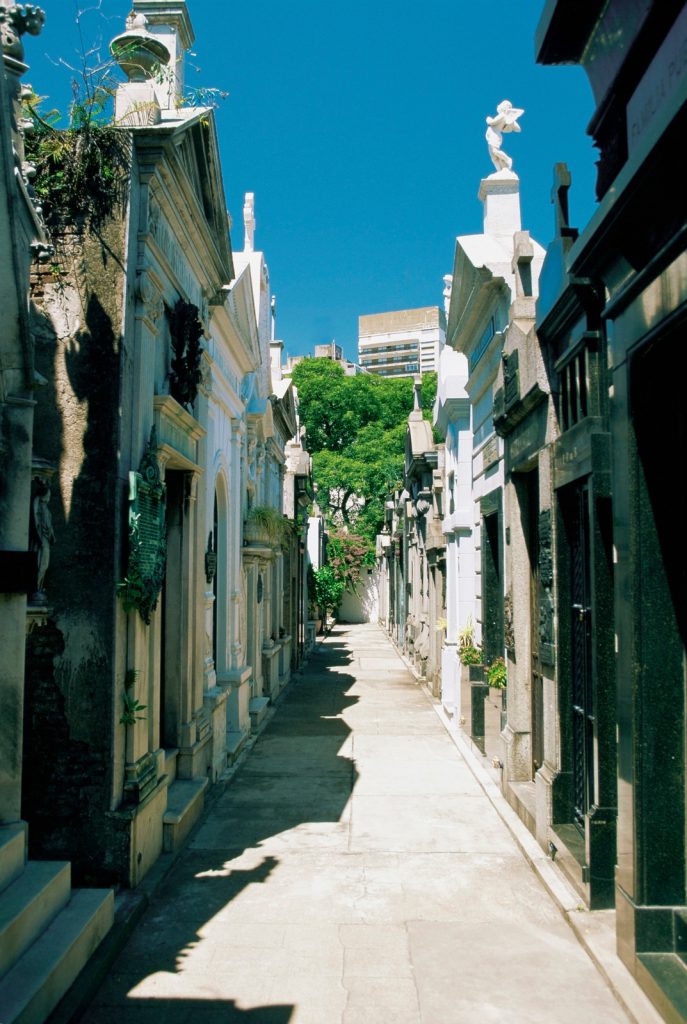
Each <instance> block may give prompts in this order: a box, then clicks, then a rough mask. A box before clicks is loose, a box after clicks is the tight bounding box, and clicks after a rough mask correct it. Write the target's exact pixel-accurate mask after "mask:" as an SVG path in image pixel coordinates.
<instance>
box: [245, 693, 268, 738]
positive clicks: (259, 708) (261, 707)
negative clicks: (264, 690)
mask: <svg viewBox="0 0 687 1024" xmlns="http://www.w3.org/2000/svg"><path fill="white" fill-rule="evenodd" d="M269 703H270V701H269V697H251V699H250V701H249V703H248V711H249V713H250V724H251V726H252V728H253V729H254V730H255V729H257V728H258V726H259V725H260V723H261V722H262V720H263V719H264V717H265V715H266V714H267V708H268V706H269Z"/></svg>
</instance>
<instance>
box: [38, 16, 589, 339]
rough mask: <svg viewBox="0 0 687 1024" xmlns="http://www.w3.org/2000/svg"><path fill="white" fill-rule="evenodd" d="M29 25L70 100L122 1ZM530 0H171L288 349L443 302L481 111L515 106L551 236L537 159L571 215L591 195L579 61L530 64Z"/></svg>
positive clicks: (525, 159) (56, 95)
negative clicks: (181, 3)
mask: <svg viewBox="0 0 687 1024" xmlns="http://www.w3.org/2000/svg"><path fill="white" fill-rule="evenodd" d="M42 6H43V8H44V10H45V12H46V24H45V27H44V29H43V32H42V34H41V36H39V37H38V38H37V39H34V38H31V37H28V38H27V40H26V59H27V63H29V64H30V66H31V71H30V73H29V74H28V75H27V76H26V79H27V81H30V82H31V84H32V85H33V87H34V89H35V90H36V92H38V93H39V94H41V95H46V94H47V95H49V97H50V103H51V104H53V105H56V106H62V107H63V106H65V105H66V104H67V103H68V102H69V95H70V73H69V72H68V71H67V70H65V69H64V68H63V67H60V66H56V64H55V60H56V59H57V58H63V59H64V60H65V61H67V62H68V63H72V64H74V65H75V66H77V67H78V66H79V65H80V58H79V32H78V28H77V23H76V14H77V11H78V10H79V9H82V10H83V9H84V8H88V9H87V10H85V13H84V14H83V15H82V17H81V34H82V36H83V39H84V42H85V44H86V46H90V45H91V44H93V43H94V42H97V41H98V39H100V40H102V41H104V43H105V46H104V47H103V52H106V51H107V43H108V42H109V40H110V39H111V38H112V37H113V36H115V35H117V34H118V33H119V32H120V31H122V29H123V26H124V19H125V17H126V15H127V14H128V12H129V9H130V4H129V0H101V3H100V9H99V10H95V9H93V8H94V7H95V6H96V3H94V0H80V2H78V0H76V2H75V0H43V4H42ZM543 6H544V4H543V0H524V2H522V3H519V4H515V3H513V2H512V0H492V2H491V3H490V4H488V5H487V6H485V5H484V4H480V3H473V2H469V3H468V2H466V0H425V3H424V4H415V3H411V2H403V0H347V2H346V3H341V2H336V0H333V2H331V0H330V2H329V3H323V2H321V0H317V2H316V0H288V2H287V0H262V2H261V3H259V4H247V3H242V4H239V3H229V2H226V3H217V2H216V0H188V9H189V13H190V15H191V20H192V22H193V27H194V30H195V34H196V42H195V44H194V47H193V52H194V54H195V56H194V57H192V58H191V62H192V64H193V65H194V67H192V68H189V69H188V70H187V86H193V87H212V88H217V89H221V90H224V91H226V92H228V93H229V96H228V98H227V99H226V100H224V101H221V102H220V105H219V107H218V109H217V111H216V117H217V122H218V131H219V137H220V145H221V156H222V166H223V175H224V185H225V190H226V197H227V204H228V207H229V211H230V213H231V215H232V218H233V221H234V227H233V229H232V244H233V246H234V248H236V249H240V248H242V247H243V215H242V210H243V196H244V193H245V192H247V191H252V192H255V204H256V221H257V229H256V248H259V249H261V250H263V251H264V252H265V255H266V259H267V262H268V265H269V268H270V276H271V283H272V288H273V291H274V293H275V294H276V296H277V335H278V336H279V337H281V338H282V339H283V340H284V342H285V348H286V351H287V353H288V354H291V355H297V354H308V353H312V350H313V346H314V345H315V344H318V343H320V342H324V341H331V340H332V339H335V340H336V341H337V342H338V343H339V344H340V345H342V346H343V348H344V351H345V352H346V354H347V355H348V356H349V358H355V356H356V352H357V327H358V316H359V315H360V314H362V313H375V312H382V311H385V310H392V309H404V308H412V307H415V306H425V305H441V303H442V301H443V300H442V288H443V283H442V277H443V275H444V274H445V273H448V272H449V271H450V270H451V268H452V264H453V251H454V244H455V236H456V235H459V234H470V233H476V232H479V231H480V230H481V222H482V208H481V204H480V203H479V201H478V200H477V190H478V188H479V182H480V178H482V177H484V176H486V175H487V174H490V173H491V172H492V171H493V169H494V168H493V166H492V164H491V161H490V160H489V156H488V152H487V146H486V143H485V141H484V131H485V127H486V125H485V117H486V116H487V114H494V113H495V109H496V105H497V104H498V103H499V102H500V101H501V100H502V99H509V100H510V101H511V102H512V103H513V104H514V105H515V106H517V107H524V109H525V114H524V116H523V117H522V118H521V121H520V124H521V128H522V132H521V134H520V135H515V134H511V135H508V136H505V137H504V148H505V150H506V152H507V153H509V155H510V156H512V157H513V161H514V167H513V169H514V170H515V171H516V172H517V173H518V175H519V176H520V181H521V196H522V211H523V227H524V228H526V229H528V230H530V232H531V233H532V235H533V236H534V237H535V238H536V239H537V240H538V241H539V242H541V243H542V244H543V245H546V244H547V243H548V242H549V240H550V238H551V235H552V233H553V210H552V207H551V204H550V193H551V185H552V179H553V165H554V163H556V162H559V161H567V163H568V166H569V167H570V170H571V173H572V175H573V187H572V190H571V195H570V205H571V220H572V222H573V223H574V224H576V225H578V226H584V224H585V223H586V222H587V221H588V220H589V218H590V216H591V214H592V212H593V210H594V180H595V167H594V160H595V156H594V150H593V148H592V145H591V142H590V140H589V139H588V138H587V136H586V134H585V128H586V125H587V123H588V122H589V119H590V117H591V114H592V111H593V103H592V96H591V90H590V88H589V85H588V83H587V79H586V77H585V76H584V74H583V72H582V71H581V70H580V69H579V68H565V67H560V68H546V67H539V66H538V65H537V64H535V61H534V35H535V28H536V25H537V22H538V20H539V17H540V14H541V10H542V8H543Z"/></svg>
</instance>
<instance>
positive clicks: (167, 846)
mask: <svg viewBox="0 0 687 1024" xmlns="http://www.w3.org/2000/svg"><path fill="white" fill-rule="evenodd" d="M207 786H208V779H207V778H204V779H177V780H176V781H175V782H173V783H172V785H171V786H170V787H169V790H168V792H167V810H166V811H165V814H164V817H163V819H162V848H163V850H164V851H165V853H173V852H174V850H178V849H179V847H180V846H181V844H182V843H183V842H184V840H185V839H186V837H187V835H188V834H189V832H190V831H191V829H192V828H193V826H194V825H195V823H196V822H197V821H198V818H199V817H200V815H201V814H202V812H203V807H204V805H205V790H206V789H207Z"/></svg>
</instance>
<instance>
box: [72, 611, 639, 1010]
mask: <svg viewBox="0 0 687 1024" xmlns="http://www.w3.org/2000/svg"><path fill="white" fill-rule="evenodd" d="M85 1021H86V1022H87V1024H114V1022H116V1024H153V1022H155V1024H182V1022H184V1024H185V1022H189V1024H191V1022H193V1024H220V1022H221V1024H232V1022H234V1021H236V1022H243V1024H248V1022H252V1024H287V1022H289V1024H339V1022H342V1024H367V1022H370V1024H419V1022H422V1024H458V1022H460V1024H492V1022H493V1024H504V1022H518V1024H580V1022H589V1024H591V1022H597V1021H598V1022H602V1021H603V1024H627V1017H626V1016H625V1014H624V1013H623V1012H622V1010H621V1009H620V1007H619V1006H618V1004H617V1003H616V1002H615V1000H614V999H613V997H612V995H611V994H610V992H609V990H608V988H607V987H606V985H605V983H604V982H603V980H602V978H601V976H600V975H599V974H598V972H597V970H596V968H595V967H594V966H593V964H592V963H591V961H590V960H589V958H588V957H587V955H586V953H585V952H584V951H583V950H582V948H581V947H580V946H579V944H578V943H577V940H576V939H575V937H574V935H573V933H572V931H571V929H570V928H569V927H568V925H567V924H566V923H565V921H564V920H563V918H562V916H561V914H560V913H559V911H558V909H557V908H556V906H555V905H554V903H553V902H552V900H551V899H550V897H549V896H548V894H547V892H546V891H545V890H544V888H543V887H542V885H541V884H540V882H539V880H538V878H537V877H536V875H535V874H534V872H533V871H532V870H531V868H530V867H529V865H528V864H527V862H526V861H525V860H524V858H523V857H522V855H521V854H520V852H519V850H518V849H517V847H516V845H515V843H514V841H513V839H512V837H511V834H510V832H509V831H508V829H507V828H506V826H505V825H504V824H503V822H502V821H501V819H500V818H499V816H498V815H497V813H496V811H495V810H494V808H493V806H492V804H491V803H490V802H489V800H488V799H487V797H486V796H485V795H484V793H483V791H482V789H481V788H480V786H479V785H478V784H477V782H476V781H475V778H474V777H473V775H472V773H471V772H470V770H469V768H468V766H467V765H466V763H465V761H464V760H463V758H462V756H461V754H460V753H459V751H458V750H457V749H456V747H455V746H454V744H453V743H452V741H451V739H450V737H449V736H448V735H447V734H446V732H445V730H444V729H443V727H442V725H441V723H440V722H439V720H438V718H437V716H436V714H435V712H434V710H433V709H432V707H431V706H430V704H429V703H428V701H427V699H426V697H425V695H424V694H423V692H422V691H421V690H420V689H419V688H418V686H417V685H416V683H415V682H414V680H413V678H412V676H411V675H410V673H409V672H408V670H407V669H406V667H405V665H404V663H403V662H402V660H401V659H400V658H399V657H398V655H397V654H396V652H395V651H394V649H393V647H392V646H391V644H390V642H389V641H388V639H387V638H386V636H385V635H384V634H383V632H382V631H381V630H379V629H378V628H377V627H375V626H339V627H337V628H336V629H335V631H334V633H333V634H332V635H331V636H330V637H328V638H327V639H326V640H325V641H324V642H323V643H322V644H321V645H319V647H318V650H317V652H316V653H315V655H314V656H313V657H312V658H311V660H310V662H309V664H308V666H307V669H306V670H305V672H304V673H303V675H302V676H300V677H299V678H297V679H296V680H295V681H294V682H293V684H292V685H291V688H290V692H288V694H287V697H286V699H285V700H284V701H283V702H282V703H281V706H280V707H279V708H278V710H277V713H276V714H275V716H274V718H273V720H272V721H271V722H270V724H269V725H268V727H267V729H266V730H265V732H264V733H263V734H262V736H260V738H259V739H258V741H257V743H256V745H255V748H254V750H253V751H252V752H251V753H250V755H249V756H248V758H247V759H246V761H245V764H244V765H243V767H242V768H241V769H240V771H239V772H238V774H237V775H236V778H235V779H234V781H233V782H232V784H231V785H230V786H228V788H227V790H226V792H225V793H224V794H223V795H222V796H221V798H220V799H219V800H218V801H216V802H215V803H214V805H213V806H212V807H211V808H210V810H209V811H208V813H207V814H206V817H205V820H204V821H203V823H202V824H201V826H200V827H199V829H198V830H197V831H196V833H195V835H194V836H193V838H192V841H191V842H190V845H189V846H188V848H187V849H186V850H185V852H184V853H183V855H182V856H181V858H180V860H179V862H178V864H177V866H176V867H175V869H174V870H173V872H172V873H171V875H170V876H169V878H168V880H167V881H166V883H165V884H164V886H163V887H162V888H161V890H160V891H159V893H158V895H157V896H156V898H155V900H154V902H153V904H152V906H151V907H150V909H149V911H148V913H147V914H146V916H145V917H144V919H143V920H142V922H141V924H140V925H139V926H138V928H137V929H136V931H135V933H134V935H133V937H132V939H131V940H130V942H129V944H128V946H127V947H126V948H125V950H124V952H123V954H122V955H121V957H120V958H119V960H118V961H117V963H116V964H115V967H114V969H113V971H112V972H111V975H110V977H109V979H108V981H107V982H106V984H105V985H104V986H103V988H102V989H101V990H100V992H99V994H98V996H97V999H96V1001H95V1003H94V1005H93V1006H92V1007H91V1009H90V1011H89V1013H88V1014H87V1015H86V1018H85Z"/></svg>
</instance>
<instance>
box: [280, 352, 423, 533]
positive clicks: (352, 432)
mask: <svg viewBox="0 0 687 1024" xmlns="http://www.w3.org/2000/svg"><path fill="white" fill-rule="evenodd" d="M293 382H294V384H295V386H296V388H297V389H298V398H299V411H300V416H301V422H302V423H303V424H304V426H305V428H306V436H307V445H308V450H309V451H310V453H311V454H312V456H313V476H314V479H315V483H316V484H317V488H318V492H317V497H318V504H319V505H320V508H321V509H322V510H323V511H324V512H325V513H326V514H327V515H328V517H329V519H330V521H331V522H332V523H333V524H334V525H335V526H337V527H346V528H347V529H349V530H351V531H353V532H354V533H355V534H357V535H359V536H361V537H364V538H366V539H367V541H368V542H369V543H373V542H374V537H375V534H376V533H378V532H379V530H380V529H381V526H382V524H383V521H384V502H385V501H386V500H387V498H388V496H389V494H390V493H392V492H393V491H394V489H395V488H396V487H398V485H399V484H400V482H401V480H402V478H403V457H404V451H405V437H406V427H407V421H408V415H409V413H410V412H411V410H412V408H413V381H412V380H411V379H410V378H409V377H397V378H387V377H379V376H375V375H374V374H359V375H358V376H355V377H346V375H345V374H344V372H343V369H342V367H341V366H339V364H338V363H335V362H333V361H332V360H330V359H305V360H303V362H302V363H299V364H298V365H297V366H296V367H295V368H294V371H293ZM435 396H436V374H433V373H432V374H425V375H424V376H423V379H422V406H423V410H424V415H425V416H426V417H427V418H430V417H431V411H432V406H433V404H434V398H435Z"/></svg>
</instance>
